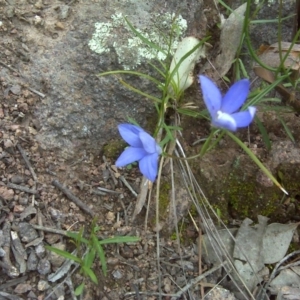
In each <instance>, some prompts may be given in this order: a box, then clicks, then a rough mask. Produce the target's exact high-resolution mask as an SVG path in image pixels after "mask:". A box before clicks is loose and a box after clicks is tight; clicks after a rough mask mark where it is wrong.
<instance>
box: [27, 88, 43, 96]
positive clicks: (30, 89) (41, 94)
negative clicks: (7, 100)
mask: <svg viewBox="0 0 300 300" xmlns="http://www.w3.org/2000/svg"><path fill="white" fill-rule="evenodd" d="M28 89H29V91H31V92H33V93H35V94H37V95H38V96H40V97H42V98H45V97H46V95H45V94H43V93H41V92H39V91H37V90H35V89H33V88H31V87H28Z"/></svg>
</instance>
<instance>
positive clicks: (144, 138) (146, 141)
mask: <svg viewBox="0 0 300 300" xmlns="http://www.w3.org/2000/svg"><path fill="white" fill-rule="evenodd" d="M139 138H140V140H141V142H142V144H143V147H144V149H145V151H146V152H148V153H149V154H152V153H155V152H156V141H155V139H154V138H153V137H152V136H151V135H149V134H148V133H147V132H145V131H142V132H140V133H139Z"/></svg>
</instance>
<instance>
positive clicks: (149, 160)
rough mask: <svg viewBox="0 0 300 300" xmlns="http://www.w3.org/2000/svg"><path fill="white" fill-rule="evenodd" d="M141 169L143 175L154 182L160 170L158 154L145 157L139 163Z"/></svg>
mask: <svg viewBox="0 0 300 300" xmlns="http://www.w3.org/2000/svg"><path fill="white" fill-rule="evenodd" d="M139 168H140V171H141V173H142V174H143V175H144V176H145V177H146V178H148V179H149V180H150V181H152V182H154V180H155V178H156V176H157V169H158V153H156V152H155V153H153V154H149V155H147V156H145V157H143V158H142V159H141V160H140V161H139Z"/></svg>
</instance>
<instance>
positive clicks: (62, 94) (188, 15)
mask: <svg viewBox="0 0 300 300" xmlns="http://www.w3.org/2000/svg"><path fill="white" fill-rule="evenodd" d="M74 8H75V7H74ZM201 8H202V1H197V0H189V1H187V0H183V1H179V2H178V1H175V0H172V1H168V5H167V6H166V5H165V2H163V1H161V0H154V1H148V2H144V1H135V0H134V1H133V0H128V1H121V2H120V1H116V0H113V1H106V0H105V1H104V0H100V1H98V2H97V3H94V2H92V1H88V2H84V3H80V2H78V3H76V9H74V10H72V14H73V16H72V19H73V21H72V24H71V26H70V28H71V30H67V31H66V32H64V34H58V35H56V36H57V38H56V39H52V40H51V38H47V39H44V40H41V39H39V40H37V41H34V40H32V43H33V44H34V43H36V52H35V54H34V55H35V59H34V60H32V61H31V62H30V67H28V65H24V68H23V69H22V72H23V74H24V76H25V77H26V78H28V80H29V81H30V82H32V83H33V85H34V86H33V87H34V88H35V89H37V90H39V91H41V92H43V93H45V94H46V98H45V99H43V100H42V101H41V103H39V104H38V107H37V110H36V115H35V116H36V118H37V119H38V120H39V121H40V124H42V128H41V130H40V131H39V133H38V134H37V136H36V137H37V139H38V140H39V141H40V142H41V144H42V147H44V148H60V149H61V150H62V152H63V154H64V155H65V157H67V158H68V157H70V156H71V155H72V154H74V153H75V152H77V151H82V149H83V148H85V149H86V150H89V151H94V152H95V151H97V152H99V149H101V147H102V146H103V145H104V144H105V143H107V142H108V141H109V140H111V139H113V138H120V137H119V134H118V131H117V125H118V124H119V123H121V122H124V121H126V120H127V117H131V118H133V119H135V120H136V122H137V123H139V124H140V125H141V126H143V127H146V128H147V123H148V122H149V120H150V119H151V118H153V115H154V113H155V109H154V105H153V103H152V101H150V100H147V99H145V98H144V97H141V96H140V95H138V94H136V93H134V92H132V91H129V90H128V89H127V88H126V87H124V86H123V85H122V84H121V83H120V81H119V79H118V78H116V77H115V76H106V77H98V76H97V74H99V73H101V72H104V71H109V70H118V69H123V67H124V66H123V65H122V64H119V58H120V57H119V56H120V54H117V52H116V50H115V49H114V48H113V42H114V39H111V41H109V43H111V46H110V48H109V50H110V51H109V52H107V53H102V54H97V53H95V52H93V51H91V49H90V48H89V46H88V42H89V40H90V39H91V37H92V34H93V32H94V28H95V27H94V25H95V23H96V22H107V20H111V16H112V15H113V14H115V13H122V14H123V15H124V16H125V15H126V16H128V19H129V20H130V21H131V22H132V23H133V24H134V26H136V27H137V28H141V29H145V28H155V26H156V25H157V24H153V21H152V20H151V18H153V15H154V14H156V13H157V14H161V15H165V14H166V13H177V12H180V14H181V15H182V17H183V18H185V19H186V20H187V21H188V25H191V24H194V23H199V19H198V16H197V14H196V10H197V11H202V10H201ZM192 27H193V26H190V27H189V28H192ZM188 30H189V29H188ZM28 34H30V32H29V31H28ZM116 34H118V36H117V37H116V38H115V40H117V41H118V40H120V39H122V38H123V35H124V32H123V31H122V28H121V29H120V30H119V31H118V32H116ZM187 34H188V32H187ZM199 34H201V33H200V32H199ZM31 36H32V35H31ZM41 43H43V44H44V45H41ZM123 50H124V49H123ZM123 54H124V57H123V59H122V61H126V60H128V58H129V56H130V59H132V58H134V56H133V57H132V51H131V50H130V48H127V50H126V51H125V52H124V53H123ZM45 70H47V71H45ZM137 71H139V72H144V73H147V74H149V75H153V74H154V73H153V69H151V67H150V66H149V65H147V62H146V61H145V62H143V63H142V64H141V65H139V66H138V68H137ZM156 77H157V76H156ZM123 78H125V79H126V82H128V83H129V84H130V85H132V86H134V87H137V88H139V89H141V90H142V91H143V92H146V93H149V94H151V95H156V96H158V97H159V96H160V91H159V90H158V89H157V87H156V86H154V85H153V84H151V83H149V82H148V81H146V80H142V79H140V78H138V77H137V76H125V77H123ZM148 129H149V130H153V128H149V127H148Z"/></svg>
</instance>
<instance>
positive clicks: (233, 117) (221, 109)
mask: <svg viewBox="0 0 300 300" xmlns="http://www.w3.org/2000/svg"><path fill="white" fill-rule="evenodd" d="M199 79H200V83H201V89H202V94H203V99H204V102H205V105H206V107H207V109H208V112H209V114H210V116H211V120H212V125H213V126H215V127H218V128H223V129H228V130H230V131H236V130H237V128H241V127H247V126H248V125H249V124H250V123H251V122H252V120H253V118H254V115H255V112H256V108H255V107H254V106H249V107H248V109H247V110H245V111H238V110H239V109H240V108H241V107H242V105H243V104H244V102H245V101H246V98H247V96H248V94H249V87H250V82H249V80H248V79H242V80H239V81H237V82H236V83H235V84H233V85H232V86H231V87H230V89H229V90H228V92H227V93H226V95H225V96H224V97H222V94H221V92H220V90H219V89H218V87H217V86H216V85H215V84H214V83H213V82H212V81H211V80H210V79H209V78H207V77H205V76H202V75H200V76H199Z"/></svg>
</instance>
